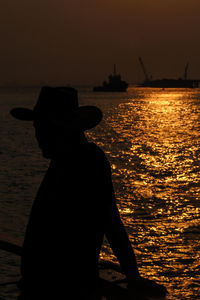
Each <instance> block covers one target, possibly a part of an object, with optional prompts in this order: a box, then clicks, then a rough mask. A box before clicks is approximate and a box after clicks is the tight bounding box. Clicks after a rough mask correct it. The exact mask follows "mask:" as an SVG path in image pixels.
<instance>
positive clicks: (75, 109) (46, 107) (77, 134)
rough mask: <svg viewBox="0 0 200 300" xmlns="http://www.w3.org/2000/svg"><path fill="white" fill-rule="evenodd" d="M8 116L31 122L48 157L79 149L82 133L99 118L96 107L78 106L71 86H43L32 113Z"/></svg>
mask: <svg viewBox="0 0 200 300" xmlns="http://www.w3.org/2000/svg"><path fill="white" fill-rule="evenodd" d="M11 114H12V116H14V117H15V118H17V119H20V120H26V121H31V120H32V121H33V124H34V127H35V133H36V138H37V140H38V143H39V146H40V148H41V149H42V151H43V155H44V156H45V157H47V158H52V157H53V156H55V155H56V154H57V153H60V152H62V151H64V150H65V149H66V147H67V146H68V147H69V146H74V147H78V146H79V145H80V144H81V143H82V142H83V140H84V131H85V130H88V129H91V128H93V127H95V126H96V125H97V124H98V123H99V122H100V121H101V119H102V112H101V110H100V109H98V108H97V107H95V106H82V107H79V106H78V95H77V91H76V90H75V89H73V88H70V87H56V88H53V87H43V88H42V89H41V92H40V95H39V98H38V101H37V103H36V105H35V107H34V108H33V110H30V109H27V108H14V109H12V110H11ZM63 147H64V148H65V149H63Z"/></svg>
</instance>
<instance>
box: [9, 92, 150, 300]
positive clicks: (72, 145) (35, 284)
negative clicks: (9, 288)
mask: <svg viewBox="0 0 200 300" xmlns="http://www.w3.org/2000/svg"><path fill="white" fill-rule="evenodd" d="M11 114H12V115H13V116H14V117H16V118H18V119H20V120H32V121H33V124H34V127H35V134H36V138H37V140H38V143H39V146H40V148H41V150H42V152H43V156H44V157H46V158H48V159H50V160H51V162H50V166H49V169H48V171H47V173H46V175H45V177H44V179H43V181H42V183H41V186H40V188H39V191H38V193H37V196H36V199H35V201H34V203H33V207H32V210H31V214H30V219H29V222H28V225H27V230H26V234H25V239H24V245H23V253H22V261H21V274H22V279H21V282H20V289H21V295H20V299H21V300H33V299H34V300H36V299H43V300H44V299H49V297H52V298H53V297H54V299H61V298H62V299H68V298H69V299H87V300H89V299H91V300H93V299H96V298H95V296H94V294H95V287H97V286H98V282H99V274H98V259H99V253H100V249H101V246H102V243H103V237H104V235H106V237H107V240H108V242H109V243H110V245H111V247H112V249H113V251H114V253H115V255H116V256H117V258H118V260H119V263H120V265H121V268H122V270H123V272H124V273H125V274H126V277H127V279H128V282H129V286H140V285H143V287H144V286H146V287H147V286H148V284H149V282H150V281H148V280H144V279H142V278H141V277H140V275H139V272H138V268H137V263H136V259H135V255H134V252H133V249H132V247H131V244H130V241H129V239H128V236H127V234H126V231H125V229H124V226H123V224H122V222H121V219H120V215H119V212H118V209H117V206H116V199H115V194H114V191H113V185H112V179H111V170H110V164H109V162H108V160H107V158H106V156H105V154H104V152H103V151H102V150H101V149H100V148H99V147H97V146H96V145H95V144H94V143H89V142H88V141H87V139H86V137H85V135H84V131H85V130H88V129H90V128H92V127H94V126H96V125H97V124H98V123H99V122H100V121H101V119H102V113H101V111H100V110H99V109H98V108H97V107H94V106H83V107H79V106H78V97H77V92H76V90H74V89H72V88H51V87H43V88H42V90H41V92H40V95H39V99H38V102H37V104H36V106H35V107H34V109H33V110H29V109H25V108H16V109H13V110H12V111H11ZM144 288H145V287H144Z"/></svg>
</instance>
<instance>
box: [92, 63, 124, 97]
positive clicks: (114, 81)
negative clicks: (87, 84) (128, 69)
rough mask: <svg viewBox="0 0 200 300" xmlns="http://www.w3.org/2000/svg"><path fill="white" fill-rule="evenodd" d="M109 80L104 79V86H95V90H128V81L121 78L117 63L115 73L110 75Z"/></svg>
mask: <svg viewBox="0 0 200 300" xmlns="http://www.w3.org/2000/svg"><path fill="white" fill-rule="evenodd" d="M108 79H109V81H108V82H107V81H104V82H103V85H102V86H95V87H94V88H93V91H94V92H126V89H127V88H128V83H127V82H126V81H123V80H121V75H120V74H117V72H116V65H114V71H113V74H111V75H110V76H109V77H108Z"/></svg>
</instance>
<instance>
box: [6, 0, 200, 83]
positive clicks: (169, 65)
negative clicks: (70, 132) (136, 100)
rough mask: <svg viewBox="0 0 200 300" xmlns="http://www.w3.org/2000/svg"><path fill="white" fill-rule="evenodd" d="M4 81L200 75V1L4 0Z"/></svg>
mask: <svg viewBox="0 0 200 300" xmlns="http://www.w3.org/2000/svg"><path fill="white" fill-rule="evenodd" d="M0 37H1V46H0V67H1V72H0V86H2V85H7V84H19V85H37V84H40V83H48V84H71V85H77V84H97V83H99V84H100V83H101V82H102V81H103V80H104V79H106V78H107V76H108V75H109V73H110V72H111V71H112V68H113V64H114V63H116V64H117V69H118V71H119V72H120V73H121V75H122V77H123V78H124V79H125V80H127V81H128V82H129V83H134V82H137V81H142V80H143V79H144V77H143V73H142V71H141V67H140V65H139V62H138V56H141V57H142V58H143V61H144V63H145V66H146V68H147V70H148V72H149V73H150V74H151V75H152V76H153V78H155V79H156V78H159V77H173V78H177V77H181V76H183V73H184V67H185V65H186V63H187V62H189V69H188V77H190V78H199V79H200V0H54V1H53V0H18V1H17V0H2V1H1V9H0Z"/></svg>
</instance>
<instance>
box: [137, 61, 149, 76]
mask: <svg viewBox="0 0 200 300" xmlns="http://www.w3.org/2000/svg"><path fill="white" fill-rule="evenodd" d="M139 62H140V65H141V67H142V70H143V73H144V76H145V81H149V76H148V73H147V71H146V68H145V66H144V63H143V61H142V58H141V57H139Z"/></svg>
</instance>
